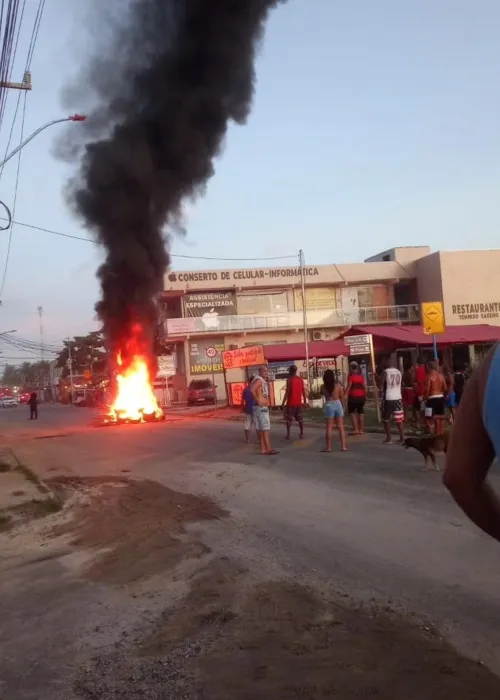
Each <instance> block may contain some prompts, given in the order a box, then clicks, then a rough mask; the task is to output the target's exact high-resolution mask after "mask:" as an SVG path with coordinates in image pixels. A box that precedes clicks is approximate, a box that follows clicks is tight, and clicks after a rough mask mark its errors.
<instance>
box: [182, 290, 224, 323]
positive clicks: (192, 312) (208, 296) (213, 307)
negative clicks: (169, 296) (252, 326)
mask: <svg viewBox="0 0 500 700" xmlns="http://www.w3.org/2000/svg"><path fill="white" fill-rule="evenodd" d="M184 311H185V315H186V316H197V317H201V318H203V317H205V316H206V315H210V316H211V317H212V318H213V317H214V315H217V316H235V315H236V295H235V294H234V292H206V293H199V294H198V293H196V294H186V295H185V297H184Z"/></svg>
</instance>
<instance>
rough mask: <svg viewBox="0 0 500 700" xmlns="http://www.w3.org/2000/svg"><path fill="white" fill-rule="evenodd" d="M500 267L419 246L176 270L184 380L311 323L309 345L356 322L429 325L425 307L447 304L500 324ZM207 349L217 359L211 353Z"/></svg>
mask: <svg viewBox="0 0 500 700" xmlns="http://www.w3.org/2000/svg"><path fill="white" fill-rule="evenodd" d="M499 269H500V250H484V251H482V250H476V251H449V252H448V251H447V252H435V253H431V251H430V248H428V247H427V246H413V247H400V248H392V249H390V250H387V251H384V252H382V253H379V254H378V255H375V256H373V257H370V258H368V259H367V260H365V262H362V263H351V264H341V265H335V264H324V265H309V264H307V265H306V266H305V268H304V269H303V270H302V271H301V269H300V268H299V267H298V266H297V267H268V268H248V269H241V268H238V269H226V270H197V271H182V272H181V271H179V272H176V271H170V272H169V273H168V274H167V275H166V278H165V292H164V295H163V305H164V309H163V310H164V317H165V322H164V326H165V333H166V335H167V336H168V340H169V342H170V343H173V344H174V345H175V348H176V352H175V357H176V370H177V384H176V386H177V388H179V389H182V387H183V386H186V385H187V384H188V383H189V381H190V380H191V379H193V378H197V377H200V378H202V377H210V376H211V375H212V372H213V374H214V375H218V374H220V373H221V372H222V364H221V355H220V353H221V351H222V350H223V349H234V348H237V347H242V346H244V345H254V344H260V345H278V344H283V343H297V342H303V341H304V333H305V332H304V320H306V321H307V337H308V340H309V341H321V340H331V339H335V338H337V337H338V336H339V335H340V334H341V333H342V332H343V331H344V330H345V329H346V328H348V327H349V326H363V325H365V324H366V325H367V326H373V325H377V324H378V325H380V326H387V325H392V324H398V325H402V324H419V323H420V304H421V303H422V302H426V301H430V302H436V301H440V302H442V303H443V306H444V311H445V319H446V323H447V325H450V326H457V325H464V326H473V325H479V324H489V325H500V285H499V284H498V283H497V279H498V270H499ZM302 279H304V290H302ZM497 286H498V287H499V289H498V290H497ZM304 302H305V310H304ZM207 348H215V349H216V350H217V355H216V356H215V357H214V358H210V357H209V355H210V354H211V351H210V350H209V352H208V354H207ZM179 378H180V379H179ZM216 381H217V379H216ZM222 384H223V382H221V381H219V382H218V389H219V395H220V394H221V393H223V387H222Z"/></svg>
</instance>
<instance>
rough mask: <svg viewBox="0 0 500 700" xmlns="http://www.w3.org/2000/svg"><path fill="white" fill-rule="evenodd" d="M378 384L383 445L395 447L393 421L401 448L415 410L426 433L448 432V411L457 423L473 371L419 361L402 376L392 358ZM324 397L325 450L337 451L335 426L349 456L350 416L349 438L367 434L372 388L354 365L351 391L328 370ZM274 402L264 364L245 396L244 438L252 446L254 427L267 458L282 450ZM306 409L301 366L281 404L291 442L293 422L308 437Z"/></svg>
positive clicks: (292, 375) (291, 376)
mask: <svg viewBox="0 0 500 700" xmlns="http://www.w3.org/2000/svg"><path fill="white" fill-rule="evenodd" d="M375 379H376V382H377V388H378V390H379V393H380V398H381V403H380V413H381V418H382V422H383V425H384V432H385V439H384V443H386V444H389V443H391V442H392V436H391V421H394V423H395V424H396V429H397V432H398V438H399V439H398V442H400V443H402V442H403V441H404V439H405V435H404V425H405V421H406V420H408V414H409V411H410V410H411V412H412V416H413V419H414V421H415V423H416V425H417V427H419V428H426V429H427V430H428V431H429V432H431V433H434V434H436V435H441V434H442V433H443V432H444V422H445V420H446V410H447V409H448V411H449V416H448V419H449V420H450V422H452V421H453V419H454V415H455V409H456V407H457V406H458V404H459V403H460V400H461V398H462V394H463V391H464V388H465V384H466V382H467V379H468V371H467V368H466V367H461V368H457V369H456V370H455V371H454V372H451V370H449V369H448V368H447V367H446V366H439V364H438V363H437V362H434V361H431V362H427V363H424V361H423V360H422V359H421V358H419V359H418V361H417V362H416V363H415V365H413V366H411V367H406V368H405V370H404V372H403V373H402V372H401V371H400V370H399V369H398V368H397V367H396V363H395V362H393V361H391V360H390V359H389V360H388V361H386V363H385V366H383V367H382V368H381V369H380V370H379V371H378V372H377V374H376V377H375ZM321 394H322V397H323V402H324V407H323V411H324V416H325V446H324V448H323V450H322V451H323V452H331V451H332V436H333V429H334V427H336V428H337V430H338V433H339V439H340V449H341V450H342V451H346V450H347V439H346V429H345V425H344V417H345V415H346V414H348V415H349V417H350V420H351V432H350V433H349V435H362V434H363V433H364V429H365V416H364V409H365V403H366V398H367V386H366V380H365V377H364V375H363V373H362V372H361V369H360V366H359V364H358V363H357V362H355V361H353V362H351V363H350V366H349V375H348V377H347V386H346V387H344V386H343V385H342V383H341V382H339V381H338V380H337V376H336V373H335V372H334V371H333V370H331V369H327V370H326V371H325V373H324V374H323V384H322V387H321ZM269 403H270V402H269V384H268V368H267V367H266V366H265V365H264V366H262V367H261V368H260V369H259V374H258V375H257V376H255V377H251V378H250V379H249V381H248V384H247V386H246V388H245V390H244V392H243V411H244V413H245V438H246V441H247V442H250V440H251V431H252V428H255V430H256V433H257V437H258V441H259V444H260V451H261V453H262V454H263V455H275V454H278V451H277V450H275V449H273V448H272V447H271V438H270V431H271V420H270V414H269ZM307 404H308V395H307V389H306V385H305V382H304V380H303V379H302V378H301V377H300V376H299V375H298V373H297V367H296V366H295V365H293V366H292V367H290V370H289V376H288V378H287V383H286V389H285V394H284V396H283V401H282V404H281V408H282V410H283V412H284V418H285V425H286V435H285V438H286V439H287V440H290V438H291V429H292V423H293V422H294V421H295V422H296V423H297V424H298V426H299V439H302V438H303V437H304V409H305V407H306V406H307Z"/></svg>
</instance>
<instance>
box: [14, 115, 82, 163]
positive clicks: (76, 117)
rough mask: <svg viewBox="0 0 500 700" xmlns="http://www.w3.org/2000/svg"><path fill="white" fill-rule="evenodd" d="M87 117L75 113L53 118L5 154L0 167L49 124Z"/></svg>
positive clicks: (74, 120) (80, 119)
mask: <svg viewBox="0 0 500 700" xmlns="http://www.w3.org/2000/svg"><path fill="white" fill-rule="evenodd" d="M86 118H87V117H85V116H83V114H73V115H72V116H71V117H64V118H62V119H53V120H52V121H51V122H47V123H46V124H44V125H43V126H40V127H38V129H36V130H35V131H34V132H33V133H32V134H31V135H30V136H28V138H27V139H24V141H22V142H21V143H20V144H19V146H17V147H16V148H14V150H13V151H11V152H10V153H9V154H8V155H7V156H5V158H4V159H3V160H2V161H0V168H3V166H4V165H5V163H7V162H8V161H9V160H10V159H11V158H13V157H14V156H15V155H16V153H19V151H20V150H21V148H24V147H25V146H26V145H27V144H28V143H29V142H30V141H33V139H34V138H35V136H38V134H39V133H40V132H41V131H44V130H45V129H47V128H48V127H49V126H52V125H53V124H60V123H61V122H83V121H85V119H86Z"/></svg>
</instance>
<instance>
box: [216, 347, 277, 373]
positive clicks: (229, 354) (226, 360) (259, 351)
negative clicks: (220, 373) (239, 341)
mask: <svg viewBox="0 0 500 700" xmlns="http://www.w3.org/2000/svg"><path fill="white" fill-rule="evenodd" d="M222 361H223V364H224V367H225V368H226V369H236V368H237V367H251V366H252V365H263V364H265V362H266V358H265V357H264V348H263V347H262V345H249V346H247V347H244V348H238V349H237V350H226V351H225V352H223V353H222Z"/></svg>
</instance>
